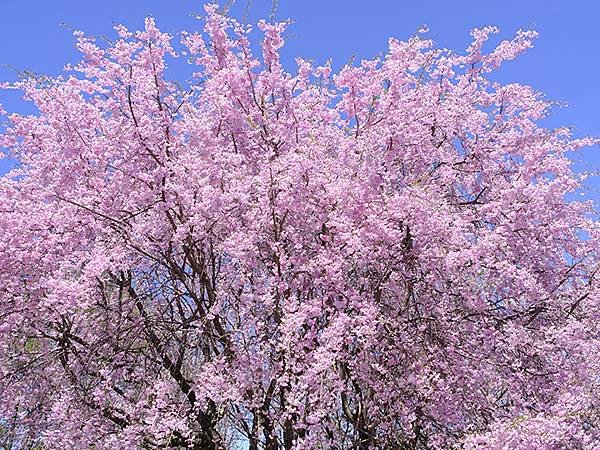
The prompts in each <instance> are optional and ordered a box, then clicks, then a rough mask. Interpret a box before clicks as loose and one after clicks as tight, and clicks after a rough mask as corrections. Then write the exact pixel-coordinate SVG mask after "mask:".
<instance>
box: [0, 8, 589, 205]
mask: <svg viewBox="0 0 600 450" xmlns="http://www.w3.org/2000/svg"><path fill="white" fill-rule="evenodd" d="M224 3H225V0H221V1H220V4H224ZM277 3H278V5H277V8H276V13H275V18H276V19H287V18H290V19H293V20H294V22H295V23H294V25H293V26H291V27H290V28H289V33H290V38H289V40H288V42H287V43H286V46H285V47H284V49H283V60H284V62H286V64H287V66H288V68H289V69H290V70H294V69H295V65H294V63H293V61H294V58H295V57H296V56H302V57H304V58H307V59H313V60H314V61H315V62H316V63H323V62H325V61H326V60H327V59H329V58H332V59H333V65H334V68H336V69H338V68H340V67H341V66H343V65H344V64H345V63H346V62H348V61H349V59H350V57H351V56H352V55H356V58H357V59H358V60H360V59H361V58H372V57H374V56H376V55H377V54H378V53H379V52H382V51H384V50H386V48H387V40H388V38H389V37H391V36H393V37H396V38H398V39H407V38H408V37H410V35H411V34H413V33H414V32H415V31H416V30H417V29H418V28H419V27H420V26H421V25H424V24H426V25H427V26H428V27H429V29H430V31H429V33H428V34H429V37H431V38H433V39H434V40H435V42H436V44H437V45H438V46H439V47H445V48H450V49H453V50H462V49H464V48H466V47H467V45H468V44H469V42H470V40H471V37H470V35H469V30H471V29H472V28H475V27H481V26H484V25H495V26H497V27H499V28H500V29H501V34H500V35H499V36H498V40H502V39H509V38H511V37H512V35H513V34H514V33H515V32H516V31H517V30H518V29H519V28H525V29H534V30H536V31H538V32H539V33H540V37H539V39H538V40H537V42H536V44H535V47H534V48H533V49H531V50H529V51H528V52H527V53H526V54H525V55H523V56H522V57H520V58H518V59H517V60H516V61H513V62H510V63H508V64H506V65H505V66H503V68H502V69H501V72H500V73H499V75H498V79H500V81H504V82H521V83H526V84H530V85H532V86H534V87H535V88H536V89H538V90H540V91H543V92H545V93H546V95H547V97H548V98H550V99H553V100H561V101H563V102H565V103H566V104H567V105H568V106H567V107H564V108H560V109H557V110H555V112H554V114H553V115H552V117H551V118H549V119H547V120H546V121H545V123H544V124H545V125H546V126H549V127H554V126H562V125H568V126H573V127H574V129H575V130H576V133H577V134H578V135H593V136H600V123H599V117H600V33H599V32H598V28H597V26H598V23H599V22H600V2H596V1H594V0H502V1H500V0H496V1H492V0H488V1H481V0H478V1H475V0H450V1H444V0H428V1H414V0H413V1H408V0H370V1H359V0H279V1H278V2H277ZM202 5H203V1H201V0H195V1H192V0H168V1H167V0H102V1H81V0H51V1H49V0H47V1H43V0H0V81H10V80H14V79H15V72H14V70H13V69H11V68H10V67H12V68H15V69H18V70H30V71H33V72H38V73H45V74H49V75H57V74H59V73H60V72H61V69H62V67H63V66H64V65H65V64H66V63H69V62H70V63H74V62H76V61H77V58H78V55H77V52H76V51H75V49H74V45H73V43H74V41H73V36H72V31H70V30H69V28H67V27H63V26H60V25H59V24H60V23H61V22H64V23H66V24H67V25H68V26H69V27H72V28H75V29H80V30H83V31H85V32H86V33H88V34H100V35H107V36H109V37H110V36H114V34H112V33H113V31H112V26H113V24H114V23H123V24H125V25H127V26H128V27H130V28H131V29H139V28H141V27H143V21H144V17H145V16H146V15H152V16H154V17H155V18H156V21H157V24H158V26H159V27H160V28H161V29H162V30H164V31H169V32H172V33H174V34H175V33H176V32H177V31H179V30H182V29H187V30H193V29H198V28H199V27H201V22H198V21H197V20H195V19H194V18H193V16H194V15H195V14H194V13H198V12H200V11H202ZM247 5H248V0H237V2H236V3H235V4H234V5H233V6H232V8H231V14H232V15H233V16H236V17H237V18H240V19H241V18H242V16H243V15H244V10H245V9H246V7H247ZM272 8H273V1H272V0H253V1H251V2H250V4H249V7H248V11H249V14H248V20H249V21H250V22H255V21H256V20H257V18H259V17H268V16H269V15H270V14H271V12H272ZM2 65H3V66H2ZM0 103H1V104H3V106H4V109H6V110H7V111H16V112H34V110H33V109H32V108H31V107H30V106H28V105H26V104H24V103H23V101H21V100H19V98H18V95H17V94H16V93H13V92H1V91H0ZM573 158H574V160H577V161H578V162H577V168H578V170H594V169H598V168H599V167H600V148H598V147H595V148H592V149H588V150H585V151H584V152H583V153H581V154H579V155H574V156H573ZM11 164H12V163H11V161H10V160H0V173H4V172H6V171H7V170H8V168H9V167H10V165H11ZM586 196H588V198H592V199H594V200H595V201H597V202H598V201H600V177H598V176H595V177H592V178H591V179H589V180H588V181H587V190H586Z"/></svg>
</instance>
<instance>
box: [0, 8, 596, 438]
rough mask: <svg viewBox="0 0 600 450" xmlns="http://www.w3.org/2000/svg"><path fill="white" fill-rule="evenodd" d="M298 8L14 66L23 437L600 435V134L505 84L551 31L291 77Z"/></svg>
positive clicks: (11, 319) (12, 233) (483, 35)
mask: <svg viewBox="0 0 600 450" xmlns="http://www.w3.org/2000/svg"><path fill="white" fill-rule="evenodd" d="M287 25H288V24H287V23H267V22H264V21H262V22H259V23H258V28H259V29H260V31H261V32H262V34H263V38H262V41H261V42H262V47H261V49H262V55H260V56H255V54H256V53H258V52H256V51H254V52H253V51H252V47H251V36H250V27H249V26H247V25H243V24H240V23H238V22H236V21H235V20H234V19H231V18H227V17H225V16H223V15H221V14H219V13H218V11H217V9H216V6H214V5H208V6H206V17H205V28H204V32H190V33H182V35H181V36H182V38H181V40H180V42H179V41H178V42H177V43H176V42H175V41H176V40H175V39H174V38H173V37H172V36H170V35H168V34H165V33H163V32H160V31H159V29H158V28H157V27H156V26H155V23H154V20H153V19H151V18H148V19H147V20H146V24H145V29H144V30H143V31H140V32H131V31H129V30H127V29H126V28H125V27H123V26H118V27H116V32H117V35H118V37H117V38H116V40H115V41H114V42H110V43H105V42H99V41H97V40H95V39H94V38H91V37H87V36H86V35H84V34H83V33H80V32H76V33H75V36H76V41H77V47H78V49H79V50H80V52H81V53H82V60H81V62H80V63H78V64H77V65H76V66H73V67H71V68H67V71H66V72H65V74H64V75H63V76H60V77H58V78H49V77H35V76H30V77H27V78H25V79H21V80H20V81H18V82H16V83H13V84H5V85H3V87H4V88H5V89H19V90H22V91H23V93H24V97H25V98H26V99H27V100H29V101H31V102H32V103H33V104H35V106H36V108H37V110H38V111H39V113H38V114H35V115H19V114H9V113H7V112H4V111H3V114H4V115H5V119H6V121H5V123H6V127H5V130H4V132H3V134H2V136H1V137H0V145H2V146H4V147H5V148H7V149H8V151H9V153H10V155H11V156H13V157H14V158H16V159H18V161H19V167H18V168H17V169H15V170H13V171H12V172H10V173H9V174H7V175H6V176H4V177H3V178H2V179H1V181H0V192H1V194H0V211H1V213H0V318H1V319H0V417H1V418H2V419H1V420H0V427H1V431H0V433H1V434H0V438H1V439H2V440H3V441H4V443H3V445H4V448H44V449H85V448H95V449H138V448H146V449H160V448H190V449H215V450H216V449H239V448H249V449H251V450H258V449H265V450H277V449H338V450H341V449H361V450H362V449H400V450H416V449H508V448H510V449H534V448H535V449H587V450H593V449H597V448H598V442H600V428H599V427H600V409H599V408H600V391H599V390H598V383H599V380H600V358H599V357H598V355H599V354H600V340H599V337H600V334H599V332H600V327H599V323H600V297H599V291H598V282H597V277H596V273H597V270H598V249H599V238H600V233H599V230H598V226H597V221H596V220H595V214H596V212H595V211H596V210H595V209H594V205H592V204H590V203H589V202H585V201H567V199H566V195H568V194H570V193H573V192H576V191H577V190H578V189H579V187H580V185H581V184H580V183H581V180H580V177H579V176H578V175H577V174H575V173H574V171H573V168H572V164H571V161H570V160H569V158H568V154H567V152H569V151H571V150H574V149H577V148H580V147H583V146H589V145H592V144H594V143H595V141H594V140H593V139H591V138H575V137H572V136H571V135H570V132H569V130H568V129H566V128H560V129H547V128H545V127H543V126H542V125H541V124H540V120H541V119H542V118H544V117H545V116H546V115H547V114H548V113H549V110H550V107H551V106H552V105H551V104H550V102H548V101H546V100H545V99H544V98H543V96H542V95H541V94H540V93H538V92H536V91H535V90H534V89H532V88H531V87H528V86H524V85H520V84H500V83H497V82H494V81H493V80H492V78H493V77H490V74H492V73H493V72H494V71H495V70H497V69H498V68H499V67H500V66H501V65H502V63H503V62H505V61H508V60H512V59H513V58H515V57H516V56H518V55H519V54H520V53H522V52H523V51H525V50H526V49H528V48H529V47H531V46H532V40H533V39H534V38H535V33H533V32H528V31H519V32H518V33H517V34H516V36H515V37H514V38H513V39H512V40H507V41H502V42H501V43H500V44H499V45H498V46H497V47H495V49H492V50H491V51H484V50H483V46H484V44H485V43H486V41H488V38H489V37H490V35H492V34H494V33H497V30H496V29H495V28H491V27H487V28H483V29H480V30H474V31H473V32H472V35H473V43H472V44H471V45H470V47H469V48H468V49H467V50H466V52H460V53H455V52H451V51H448V50H443V49H438V48H436V47H435V46H434V44H433V43H432V42H431V41H430V40H428V39H427V38H426V35H425V32H424V31H420V32H418V33H416V34H415V35H414V36H412V37H411V38H410V39H408V40H407V41H405V42H402V41H399V40H396V39H390V41H389V48H388V50H387V53H386V54H385V55H384V56H383V57H381V58H377V59H373V60H365V61H361V62H360V64H350V65H347V66H346V67H344V68H343V69H341V70H340V71H339V73H336V74H333V73H332V69H331V67H330V66H329V65H324V66H319V67H317V66H314V65H312V64H311V63H309V62H308V61H305V60H302V59H297V70H295V73H293V74H292V73H288V72H287V71H286V69H285V68H284V67H283V65H282V63H281V61H280V56H279V51H280V48H281V47H282V46H283V44H284V39H283V37H282V33H283V32H284V30H285V29H286V27H287ZM176 58H183V59H184V60H185V59H189V62H190V63H191V64H193V65H194V67H195V69H194V70H195V71H196V73H195V74H194V78H193V81H192V82H191V83H189V85H187V86H184V87H181V86H180V85H179V84H177V83H175V82H172V81H169V79H168V77H167V76H166V75H165V69H166V64H167V62H169V61H176Z"/></svg>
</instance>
